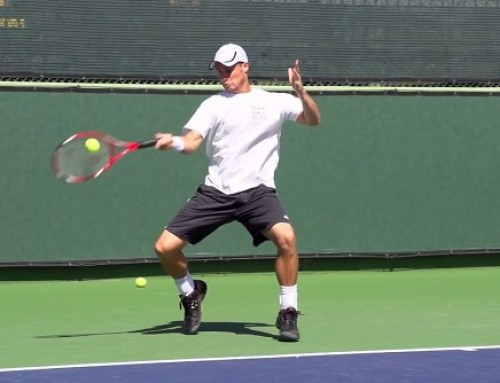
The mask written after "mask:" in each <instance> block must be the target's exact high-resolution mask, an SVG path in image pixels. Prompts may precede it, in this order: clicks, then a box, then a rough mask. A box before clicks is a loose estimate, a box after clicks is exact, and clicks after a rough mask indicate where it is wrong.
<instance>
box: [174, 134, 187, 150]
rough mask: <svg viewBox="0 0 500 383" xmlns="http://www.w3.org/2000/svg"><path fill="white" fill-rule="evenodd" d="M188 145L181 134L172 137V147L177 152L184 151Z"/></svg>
mask: <svg viewBox="0 0 500 383" xmlns="http://www.w3.org/2000/svg"><path fill="white" fill-rule="evenodd" d="M185 147H186V145H184V141H183V140H182V138H181V137H179V136H174V137H172V149H174V150H175V151H176V152H182V151H183V150H184V148H185Z"/></svg>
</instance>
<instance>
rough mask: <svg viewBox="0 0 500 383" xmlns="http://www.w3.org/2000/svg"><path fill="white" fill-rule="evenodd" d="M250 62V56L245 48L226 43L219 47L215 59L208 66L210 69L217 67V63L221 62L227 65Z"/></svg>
mask: <svg viewBox="0 0 500 383" xmlns="http://www.w3.org/2000/svg"><path fill="white" fill-rule="evenodd" d="M246 62H248V57H247V54H246V52H245V50H244V49H243V48H242V47H240V46H239V45H236V44H232V43H230V44H226V45H223V46H221V47H220V48H219V50H218V51H217V53H216V54H215V56H214V61H212V62H211V63H210V65H209V66H208V68H209V69H210V70H212V69H214V68H215V64H216V63H221V64H222V65H224V66H226V67H231V66H233V65H236V64H237V63H246Z"/></svg>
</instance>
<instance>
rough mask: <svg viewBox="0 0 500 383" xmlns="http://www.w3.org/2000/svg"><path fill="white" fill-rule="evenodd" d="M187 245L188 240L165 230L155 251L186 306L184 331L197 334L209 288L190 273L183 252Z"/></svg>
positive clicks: (157, 242)
mask: <svg viewBox="0 0 500 383" xmlns="http://www.w3.org/2000/svg"><path fill="white" fill-rule="evenodd" d="M186 245H187V242H186V241H184V240H182V239H181V238H179V237H177V236H176V235H174V234H172V233H171V232H169V231H168V230H164V231H163V233H162V234H161V235H160V237H159V238H158V240H157V241H156V245H155V251H156V254H157V255H158V258H160V262H161V264H162V266H163V268H164V270H165V271H166V272H167V274H169V275H171V276H172V278H174V280H175V283H176V285H177V288H178V289H179V293H180V298H181V304H182V306H183V307H184V324H183V331H184V333H186V334H196V332H197V331H198V328H199V327H200V325H201V316H202V307H201V303H202V301H203V299H204V298H205V294H206V293H207V290H208V288H207V284H206V283H205V282H204V281H201V280H193V279H192V277H191V275H190V274H189V269H188V261H187V259H186V257H185V256H184V254H183V253H182V249H183V248H184V247H185V246H186Z"/></svg>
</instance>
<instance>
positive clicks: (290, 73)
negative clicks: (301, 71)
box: [288, 68, 293, 84]
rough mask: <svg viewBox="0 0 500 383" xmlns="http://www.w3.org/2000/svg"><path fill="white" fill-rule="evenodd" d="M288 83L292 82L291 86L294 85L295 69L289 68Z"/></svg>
mask: <svg viewBox="0 0 500 383" xmlns="http://www.w3.org/2000/svg"><path fill="white" fill-rule="evenodd" d="M288 81H289V82H290V84H293V69H292V68H288Z"/></svg>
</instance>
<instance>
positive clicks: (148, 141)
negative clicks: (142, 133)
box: [139, 140, 156, 149]
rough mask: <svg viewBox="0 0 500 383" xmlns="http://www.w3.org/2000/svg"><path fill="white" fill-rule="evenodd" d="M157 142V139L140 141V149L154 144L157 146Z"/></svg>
mask: <svg viewBox="0 0 500 383" xmlns="http://www.w3.org/2000/svg"><path fill="white" fill-rule="evenodd" d="M155 144H156V140H147V141H141V142H139V149H144V148H151V147H152V146H155Z"/></svg>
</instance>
